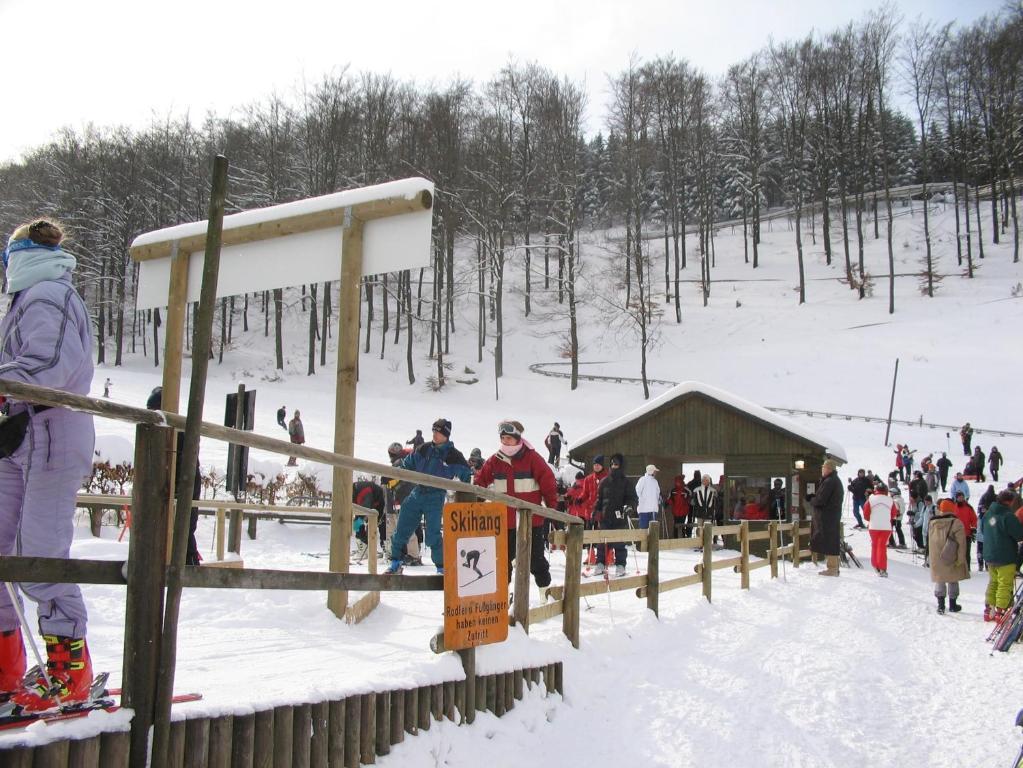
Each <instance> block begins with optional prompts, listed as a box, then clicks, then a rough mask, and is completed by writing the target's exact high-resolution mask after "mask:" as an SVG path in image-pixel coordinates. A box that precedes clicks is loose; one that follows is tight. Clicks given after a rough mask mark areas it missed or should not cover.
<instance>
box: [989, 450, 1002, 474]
mask: <svg viewBox="0 0 1023 768" xmlns="http://www.w3.org/2000/svg"><path fill="white" fill-rule="evenodd" d="M987 465H988V468H990V470H991V479H992V480H994V481H995V482H996V483H997V482H998V470H999V468H1000V467H1001V466H1002V452H1001V451H999V450H998V446H997V445H992V446H991V453H989V454H988V457H987Z"/></svg>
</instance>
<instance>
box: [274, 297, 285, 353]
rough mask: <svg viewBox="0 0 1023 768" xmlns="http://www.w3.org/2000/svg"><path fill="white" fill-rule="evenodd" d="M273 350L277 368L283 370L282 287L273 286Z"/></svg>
mask: <svg viewBox="0 0 1023 768" xmlns="http://www.w3.org/2000/svg"><path fill="white" fill-rule="evenodd" d="M273 297H274V352H275V354H276V356H277V359H276V364H277V370H278V371H283V370H284V323H283V319H284V317H283V315H284V289H283V288H274V289H273Z"/></svg>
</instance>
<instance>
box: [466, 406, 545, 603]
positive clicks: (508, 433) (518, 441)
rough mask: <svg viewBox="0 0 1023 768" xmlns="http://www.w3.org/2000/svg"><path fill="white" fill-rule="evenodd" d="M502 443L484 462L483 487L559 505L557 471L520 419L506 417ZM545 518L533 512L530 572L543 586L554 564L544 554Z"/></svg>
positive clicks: (512, 516)
mask: <svg viewBox="0 0 1023 768" xmlns="http://www.w3.org/2000/svg"><path fill="white" fill-rule="evenodd" d="M497 429H498V434H499V435H500V438H501V447H500V448H498V450H497V453H495V454H494V455H493V456H491V457H490V458H489V459H487V460H486V461H485V462H483V466H482V467H480V468H479V470H478V471H477V472H476V476H475V477H474V478H473V483H475V484H476V485H478V486H480V487H482V488H491V489H493V490H495V491H499V492H500V493H507V494H508V495H509V496H514V497H515V498H516V499H522V500H523V501H528V502H531V503H532V504H539V503H541V501H542V502H543V503H544V504H546V505H547V506H548V507H550V508H551V509H555V508H556V507H557V505H558V487H557V481H555V479H554V472H553V471H552V470H551V468H550V466H549V465H548V464H547V462H546V461H544V460H543V457H542V456H540V454H539V453H537V452H536V451H535V450H533V446H531V445H530V444H529V443H528V442H526V441H525V440H524V439H523V438H522V432H523V431H524V430H523V427H522V423H521V422H518V421H511V420H508V421H502V422H501V423H500V424H499V425H498V427H497ZM506 522H507V527H508V581H511V578H512V558H513V557H514V556H515V538H516V537H515V534H516V525H517V522H518V521H517V515H516V510H515V508H514V507H508V515H507V521H506ZM543 522H544V519H543V518H542V517H540V516H539V515H532V523H533V531H532V536H533V540H532V552H531V557H530V562H529V572H530V573H531V574H533V579H534V581H536V585H537V586H538V587H540V589H541V590H543V589H544V588H545V587H547V586H548V585H550V583H551V565H550V563H549V562H547V558H546V557H545V556H544V525H543Z"/></svg>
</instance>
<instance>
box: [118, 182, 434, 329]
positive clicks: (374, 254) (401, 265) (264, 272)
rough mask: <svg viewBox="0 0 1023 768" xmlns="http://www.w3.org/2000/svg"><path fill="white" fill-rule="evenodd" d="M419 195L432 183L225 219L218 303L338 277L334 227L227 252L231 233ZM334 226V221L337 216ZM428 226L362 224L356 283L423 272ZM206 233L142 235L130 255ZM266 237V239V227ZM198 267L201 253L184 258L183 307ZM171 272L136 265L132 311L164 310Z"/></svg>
mask: <svg viewBox="0 0 1023 768" xmlns="http://www.w3.org/2000/svg"><path fill="white" fill-rule="evenodd" d="M424 192H426V193H428V194H429V196H430V197H431V199H432V196H433V182H431V181H428V180H427V179H422V178H412V179H402V180H400V181H391V182H387V183H385V184H377V185H374V186H371V187H361V188H359V189H351V190H347V191H345V192H335V193H334V194H330V195H323V196H321V197H311V198H307V199H305V200H296V201H295V202H291V203H284V204H282V205H274V206H271V207H269V208H258V209H255V210H251V211H242V212H240V213H234V214H231V215H230V216H225V217H224V242H225V244H224V245H223V246H222V248H221V252H220V274H219V277H218V280H217V297H218V298H219V297H221V296H237V295H239V294H242V293H248V292H253V291H263V290H269V289H272V288H283V287H286V286H291V285H303V284H306V283H319V282H324V281H327V280H337V279H338V278H340V276H341V239H342V227H341V226H340V224H334V225H326V226H323V227H321V228H315V229H309V230H308V231H299V232H295V233H293V234H284V235H280V236H274V235H273V234H268V236H267V238H266V239H253V240H251V241H250V242H243V243H239V244H237V245H231V244H229V243H230V239H231V238H230V234H229V233H230V231H231V230H236V229H240V228H243V227H247V228H251V227H253V226H261V225H272V224H273V223H275V222H284V221H286V220H289V219H291V220H294V219H296V218H299V217H315V216H316V215H317V214H330V213H331V212H335V211H337V212H340V211H343V210H344V209H345V208H349V207H351V206H357V205H360V204H363V203H372V202H375V201H380V200H387V199H395V198H398V199H406V200H415V199H416V198H417V197H419V196H422V195H423V193H424ZM336 220H337V221H338V222H339V221H340V215H339V216H338V217H337V219H336ZM432 222H433V210H432V207H431V208H427V209H425V210H417V211H414V212H412V213H402V214H400V215H395V216H388V217H387V218H380V219H373V220H370V221H367V222H366V223H365V225H364V227H363V252H362V259H363V261H362V265H363V269H362V273H363V275H375V274H381V273H384V272H396V271H399V270H403V269H415V268H418V267H428V266H429V265H430V231H431V225H432ZM207 226H208V223H207V222H206V221H196V222H190V223H188V224H178V225H177V226H174V227H167V228H165V229H159V230H156V231H153V232H147V233H145V234H142V235H139V236H138V237H136V238H135V240H134V242H132V244H131V250H132V252H133V255H135V252H136V251H137V250H138V249H147V248H148V249H152V248H153V247H154V246H160V245H163V244H168V245H169V244H171V243H174V242H180V241H183V240H186V239H191V240H192V241H193V242H194V241H195V240H196V238H200V239H202V241H203V242H204V241H205V235H206V230H207ZM267 230H268V232H271V231H272V227H267ZM202 263H203V257H202V251H201V249H200V250H199V252H198V256H197V257H196V258H190V259H189V264H188V290H187V300H188V301H190V302H192V301H198V300H199V289H200V285H201V282H202ZM170 268H171V260H170V258H169V257H167V256H162V257H160V256H158V257H154V258H143V259H140V263H139V286H138V305H137V306H138V309H150V308H153V307H162V306H166V304H167V288H168V285H169V283H170Z"/></svg>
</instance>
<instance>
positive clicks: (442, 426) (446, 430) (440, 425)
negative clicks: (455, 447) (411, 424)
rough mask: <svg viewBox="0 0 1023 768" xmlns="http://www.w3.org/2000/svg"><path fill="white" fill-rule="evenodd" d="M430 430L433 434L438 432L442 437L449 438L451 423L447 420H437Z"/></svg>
mask: <svg viewBox="0 0 1023 768" xmlns="http://www.w3.org/2000/svg"><path fill="white" fill-rule="evenodd" d="M430 428H431V429H432V430H433V431H434V432H440V433H441V434H442V435H444V437H451V422H450V421H448V420H447V419H437V420H436V421H435V422H433V424H432V425H431V427H430ZM417 431H418V430H417Z"/></svg>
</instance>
